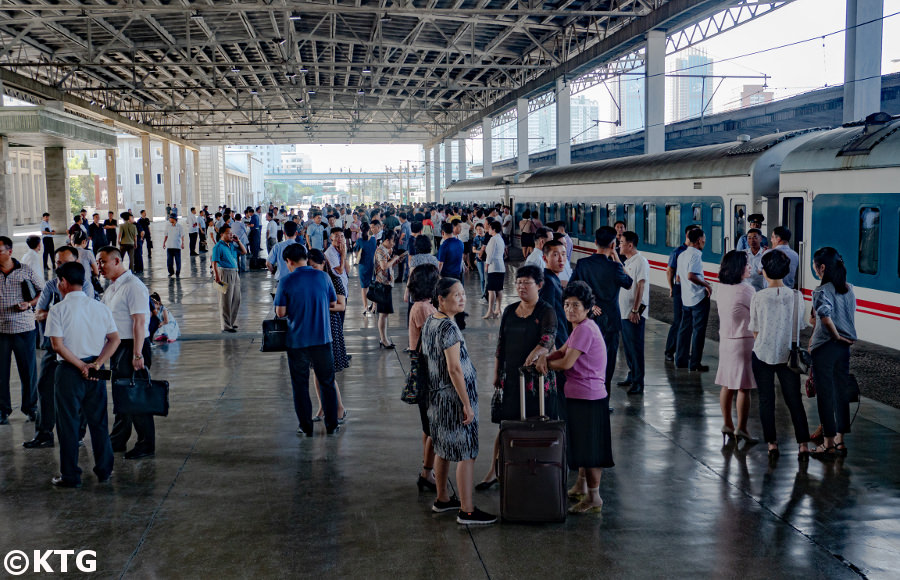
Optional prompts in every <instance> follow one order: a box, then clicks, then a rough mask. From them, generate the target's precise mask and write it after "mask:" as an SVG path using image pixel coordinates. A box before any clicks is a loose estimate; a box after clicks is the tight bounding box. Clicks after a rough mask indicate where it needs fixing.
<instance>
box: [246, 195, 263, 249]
mask: <svg viewBox="0 0 900 580" xmlns="http://www.w3.org/2000/svg"><path fill="white" fill-rule="evenodd" d="M245 213H246V214H247V215H248V216H250V223H249V224H248V225H249V226H250V235H249V240H250V257H251V258H258V257H259V246H260V240H261V239H262V238H261V236H260V233H261V230H260V224H259V215H258V214H257V213H256V212H254V211H253V208H252V207H247V211H246V212H245Z"/></svg>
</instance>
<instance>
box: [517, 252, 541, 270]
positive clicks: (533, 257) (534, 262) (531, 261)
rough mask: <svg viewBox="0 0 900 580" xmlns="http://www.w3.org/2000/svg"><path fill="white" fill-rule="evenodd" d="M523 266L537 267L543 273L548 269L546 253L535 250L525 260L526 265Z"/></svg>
mask: <svg viewBox="0 0 900 580" xmlns="http://www.w3.org/2000/svg"><path fill="white" fill-rule="evenodd" d="M522 265H523V266H537V267H538V268H540V269H541V272H543V271H544V270H545V269H546V268H547V261H546V260H544V252H542V251H541V250H538V249H535V251H533V252H531V253H530V254H528V257H527V258H525V263H524V264H522Z"/></svg>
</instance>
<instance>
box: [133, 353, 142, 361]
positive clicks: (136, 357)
mask: <svg viewBox="0 0 900 580" xmlns="http://www.w3.org/2000/svg"><path fill="white" fill-rule="evenodd" d="M143 358H144V355H142V354H136V355H134V360H141V359H143Z"/></svg>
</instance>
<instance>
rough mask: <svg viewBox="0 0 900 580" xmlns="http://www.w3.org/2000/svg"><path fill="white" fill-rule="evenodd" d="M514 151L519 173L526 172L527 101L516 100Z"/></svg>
mask: <svg viewBox="0 0 900 580" xmlns="http://www.w3.org/2000/svg"><path fill="white" fill-rule="evenodd" d="M516 151H517V153H518V158H519V167H518V168H519V171H528V99H517V100H516Z"/></svg>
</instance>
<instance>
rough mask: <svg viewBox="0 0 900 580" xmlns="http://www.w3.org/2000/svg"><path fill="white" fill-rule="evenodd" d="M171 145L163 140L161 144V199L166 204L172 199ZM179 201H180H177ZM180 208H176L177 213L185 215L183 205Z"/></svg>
mask: <svg viewBox="0 0 900 580" xmlns="http://www.w3.org/2000/svg"><path fill="white" fill-rule="evenodd" d="M171 149H172V145H171V143H169V142H168V141H166V140H165V139H163V142H162V154H163V170H162V178H163V197H164V199H165V200H166V203H167V204H171V203H172V201H173V199H172V151H171ZM179 201H180V200H179ZM180 205H182V207H179V208H178V212H179V213H180V214H181V215H185V214H186V213H187V211H186V210H185V208H184V207H183V206H184V204H180Z"/></svg>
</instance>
